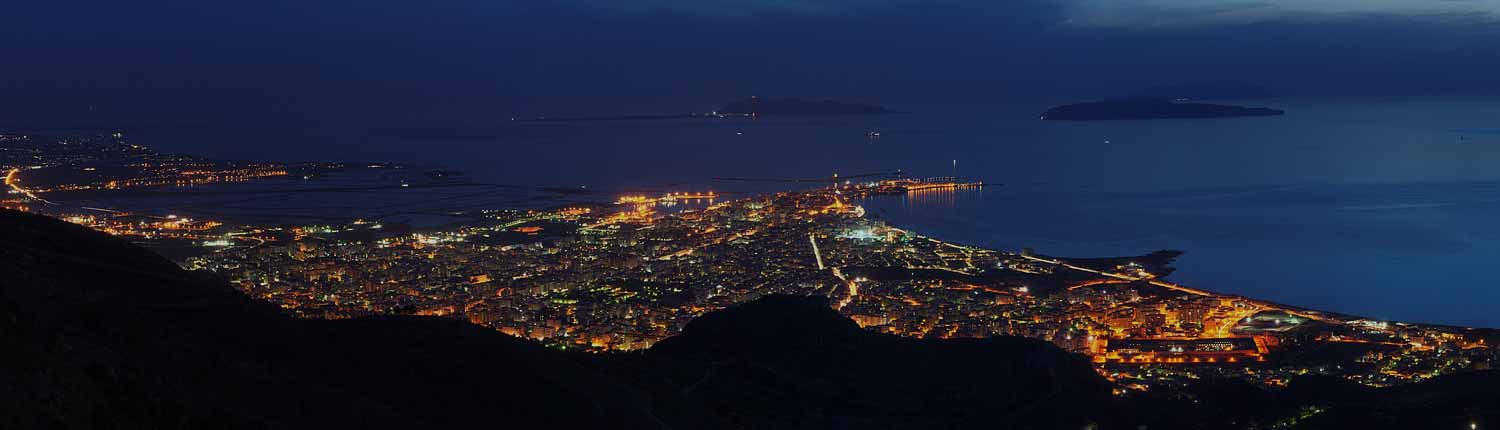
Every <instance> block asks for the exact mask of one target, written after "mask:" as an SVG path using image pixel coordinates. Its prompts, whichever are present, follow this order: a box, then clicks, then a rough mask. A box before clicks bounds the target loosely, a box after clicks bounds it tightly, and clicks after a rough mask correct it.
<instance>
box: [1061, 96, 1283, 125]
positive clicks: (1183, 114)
mask: <svg viewBox="0 0 1500 430" xmlns="http://www.w3.org/2000/svg"><path fill="white" fill-rule="evenodd" d="M1285 113H1286V112H1285V111H1282V110H1280V109H1271V108H1263V107H1242V106H1230V105H1216V104H1208V103H1185V102H1175V101H1171V100H1163V99H1129V100H1111V101H1102V102H1088V103H1076V104H1070V105H1063V106H1058V107H1054V108H1051V109H1047V111H1046V112H1042V119H1043V120H1055V121H1102V120H1130V119H1168V118H1226V117H1241V116H1277V115H1283V114H1285Z"/></svg>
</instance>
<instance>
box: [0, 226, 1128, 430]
mask: <svg viewBox="0 0 1500 430" xmlns="http://www.w3.org/2000/svg"><path fill="white" fill-rule="evenodd" d="M0 273H4V274H5V278H4V279H3V283H0V324H3V330H0V349H3V350H4V351H6V352H7V353H5V354H0V362H3V367H0V385H3V386H5V387H10V388H13V389H7V390H0V402H3V403H4V404H6V405H7V406H8V407H6V408H3V409H0V427H3V428H36V427H52V428H95V427H118V428H164V427H185V428H286V427H297V428H301V427H335V428H344V427H431V426H444V427H447V426H474V425H487V426H490V425H493V426H501V427H507V428H725V427H728V428H787V427H805V428H826V427H830V426H832V427H840V426H846V425H853V424H860V425H864V424H871V425H875V426H876V427H885V428H899V427H912V426H917V427H930V426H935V425H943V426H948V425H960V426H977V425H981V424H982V425H984V426H985V427H993V426H995V425H1001V426H1002V428H1003V427H1006V426H1009V425H1008V424H1014V425H1015V426H1018V427H1034V428H1050V427H1054V426H1055V425H1057V424H1064V423H1066V424H1068V425H1069V426H1072V425H1074V424H1078V425H1082V423H1084V422H1085V420H1088V419H1090V416H1091V415H1096V411H1089V412H1087V413H1071V412H1065V411H1072V410H1073V408H1075V407H1076V405H1080V404H1093V403H1095V402H1107V401H1108V388H1107V386H1105V384H1104V381H1103V379H1102V378H1100V377H1099V376H1098V375H1097V374H1096V373H1094V372H1093V371H1092V369H1090V368H1089V366H1088V364H1087V363H1086V362H1084V361H1083V360H1082V359H1081V358H1080V357H1077V356H1072V355H1069V354H1067V353H1065V352H1063V351H1061V350H1059V349H1057V348H1056V347H1053V346H1052V345H1051V344H1047V343H1044V342H1040V341H1034V340H1028V339H1016V338H996V339H986V340H967V341H920V340H908V339H901V338H896V337H892V336H887V335H881V334H875V333H869V332H865V331H863V330H860V329H859V328H858V327H857V326H855V325H854V324H853V322H851V321H849V320H848V319H846V318H844V317H842V316H840V315H838V314H837V313H835V312H833V311H832V310H831V309H829V308H828V306H827V303H826V301H824V300H823V299H820V298H802V297H769V298H766V299H763V300H761V301H758V302H755V303H751V304H747V305H743V306H740V307H738V308H732V309H729V310H725V311H721V312H716V313H711V314H709V315H706V316H704V317H702V318H700V319H699V320H697V321H695V322H693V323H692V324H691V325H690V326H689V327H688V328H687V330H686V331H685V332H684V333H683V334H682V335H681V336H679V337H676V338H672V339H669V340H667V341H664V342H662V343H661V344H659V345H658V346H657V347H655V348H653V349H651V350H649V351H646V352H644V353H636V354H616V355H603V356H594V355H586V354H574V353H565V352H562V351H556V350H551V349H547V348H543V347H541V346H540V345H538V344H535V343H533V342H530V341H526V340H521V339H516V338H512V337H509V336H505V335H503V334H500V333H498V332H494V331H491V330H487V329H483V328H479V327H475V326H472V325H469V324H467V323H464V322H461V321H457V320H450V319H436V318H415V317H376V318H362V319H354V320H341V321H327V320H301V319H295V318H291V317H288V316H285V315H283V314H282V313H281V312H280V310H278V309H276V308H274V307H271V306H268V305H264V304H261V303H259V302H256V301H254V300H252V299H250V298H247V297H245V296H243V295H241V294H240V293H239V292H237V291H235V290H233V289H231V288H230V287H229V286H228V285H227V284H226V283H224V282H222V281H221V280H218V279H214V278H212V277H211V276H207V275H205V274H202V273H196V272H186V271H183V270H180V269H179V268H177V267H176V266H175V265H173V264H172V263H170V262H168V261H166V260H165V259H162V258H160V257H157V256H155V255H154V254H151V253H150V252H148V251H146V250H144V249H141V248H139V247H136V246H134V245H131V244H129V243H127V242H125V241H122V240H119V239H116V238H113V237H110V236H107V235H103V234H101V233H96V232H93V231H91V230H88V229H85V228H83V227H80V226H76V225H73V224H68V223H65V222H61V221H57V220H53V219H50V218H45V217H41V216H35V215H29V214H23V213H18V212H12V211H0ZM1097 410H1104V408H1099V409H1097Z"/></svg>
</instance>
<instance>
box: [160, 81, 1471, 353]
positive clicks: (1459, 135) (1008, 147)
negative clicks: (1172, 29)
mask: <svg viewBox="0 0 1500 430" xmlns="http://www.w3.org/2000/svg"><path fill="white" fill-rule="evenodd" d="M1245 104H1258V105H1266V106H1272V107H1278V108H1283V109H1286V110H1287V111H1288V113H1287V115H1286V116H1283V117H1266V118H1229V119H1207V120H1157V121H1125V122H1087V123H1070V122H1050V121H1045V122H1044V121H1039V120H1037V116H1038V113H1039V112H1040V111H1042V110H1043V109H1045V108H1046V106H1045V105H1041V104H1038V105H1014V106H896V107H898V108H902V109H906V110H910V111H913V112H914V113H912V114H908V115H892V116H883V117H864V118H819V119H785V120H756V121H744V120H720V121H708V120H673V121H638V122H637V121H629V122H626V121H622V122H587V123H521V122H511V121H505V120H503V119H501V120H497V121H495V123H492V124H489V123H486V124H472V123H470V124H453V125H444V126H437V127H420V128H410V127H408V128H400V127H353V126H340V127H331V128H328V129H320V130H310V131H308V132H307V133H309V135H312V136H320V137H318V139H317V142H316V143H315V144H309V142H308V138H307V136H301V137H300V138H298V139H282V138H277V137H276V136H274V135H266V136H260V137H257V138H256V143H255V144H254V145H213V146H216V147H219V148H220V149H217V150H213V151H215V153H214V154H213V155H216V156H220V157H225V158H260V159H265V158H277V157H275V156H274V155H275V154H295V157H293V158H297V159H324V160H350V159H351V158H354V159H359V160H390V161H405V162H416V163H424V164H430V165H441V166H446V167H449V168H454V169H459V170H464V171H467V172H469V174H470V175H471V176H473V177H476V178H480V179H483V180H485V181H488V182H492V183H496V184H507V185H533V186H589V187H591V188H593V189H603V190H610V189H628V188H634V189H651V190H656V189H660V190H695V189H703V188H712V189H715V190H717V191H720V192H726V191H727V192H733V191H746V192H750V191H759V190H766V189H774V188H781V187H786V188H792V187H798V186H805V185H797V184H777V183H731V182H716V181H713V180H711V179H710V178H712V177H715V176H736V177H766V178H805V177H819V176H827V175H830V174H833V173H835V172H837V173H840V174H842V175H846V176H847V175H853V174H859V173H865V172H881V171H891V170H895V169H904V170H905V171H906V172H909V173H911V174H913V175H915V176H937V175H948V174H950V173H951V171H952V164H953V160H957V163H958V169H959V173H960V174H961V175H965V176H976V177H980V178H983V179H984V180H985V181H986V182H989V183H995V184H1003V185H997V186H992V187H988V188H986V189H984V190H983V191H982V192H970V193H958V194H954V195H948V196H941V195H936V196H934V195H924V196H923V197H920V198H915V197H914V198H910V199H903V198H887V199H877V200H873V201H870V202H867V203H866V204H867V205H868V206H869V207H870V208H871V209H873V212H874V213H876V214H879V215H880V216H881V217H883V218H885V219H887V220H889V221H890V222H892V223H894V224H896V225H900V226H903V227H907V228H911V229H914V230H917V231H920V232H923V233H927V234H930V235H933V236H937V237H941V238H944V239H949V240H954V241H959V242H966V243H971V244H977V245H984V246H989V247H995V248H1003V249H1019V248H1021V247H1032V248H1036V249H1037V250H1038V251H1039V252H1045V253H1049V254H1055V255H1068V256H1105V255H1127V254H1138V253H1145V252H1149V251H1152V250H1156V249H1165V248H1171V249H1180V250H1183V251H1186V252H1187V254H1185V255H1184V256H1183V257H1182V258H1181V259H1180V260H1179V261H1178V267H1179V272H1178V273H1176V274H1174V275H1173V276H1172V277H1173V278H1174V279H1176V280H1178V281H1180V282H1183V283H1187V284H1190V285H1193V286H1196V287H1201V288H1207V289H1212V290H1218V291H1223V292H1228V293H1235V294H1244V295H1249V296H1254V297H1261V298H1265V299H1269V300H1275V301H1280V302H1285V303H1291V304H1298V305H1304V306H1309V307H1316V308H1323V309H1329V310H1334V311H1341V312H1348V313H1354V314H1362V315H1368V316H1372V317H1379V318H1390V319H1401V320H1415V321H1426V322H1438V323H1452V324H1467V325H1484V326H1500V312H1495V311H1494V310H1495V309H1500V289H1497V288H1500V269H1496V266H1497V264H1496V263H1497V262H1500V259H1497V257H1500V227H1497V226H1496V224H1497V223H1496V222H1495V221H1496V220H1500V169H1497V168H1496V166H1500V101H1496V100H1463V99H1441V100H1430V99H1347V100H1266V101H1260V102H1255V103H1245ZM871 131H877V132H879V133H880V137H879V138H878V139H872V138H869V137H868V136H867V134H868V133H869V132H871ZM192 133H193V132H192V131H183V132H179V133H176V134H173V133H172V132H158V133H156V134H155V135H154V136H153V135H152V133H145V135H144V136H140V137H139V138H138V139H137V140H138V141H144V143H148V144H154V145H157V146H162V147H165V148H167V149H175V150H182V151H187V152H203V149H202V147H203V145H201V144H200V142H196V141H194V139H191V138H185V137H183V136H188V135H191V134H192ZM268 154H270V155H271V156H268Z"/></svg>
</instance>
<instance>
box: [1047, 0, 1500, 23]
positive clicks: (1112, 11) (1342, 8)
mask: <svg viewBox="0 0 1500 430" xmlns="http://www.w3.org/2000/svg"><path fill="white" fill-rule="evenodd" d="M1067 3H1068V7H1067V11H1068V12H1067V13H1068V16H1069V18H1068V23H1069V24H1072V25H1076V26H1100V27H1115V26H1126V27H1140V26H1166V27H1172V26H1194V25H1209V24H1246V23H1258V22H1318V21H1330V20H1344V19H1351V18H1363V17H1371V16H1382V17H1415V18H1427V19H1438V18H1448V19H1458V18H1467V19H1472V18H1486V19H1495V18H1497V17H1500V0H1435V1H1434V0H1259V1H1255V0H1070V1H1067Z"/></svg>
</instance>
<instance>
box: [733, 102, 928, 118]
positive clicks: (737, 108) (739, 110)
mask: <svg viewBox="0 0 1500 430" xmlns="http://www.w3.org/2000/svg"><path fill="white" fill-rule="evenodd" d="M716 113H717V114H719V115H722V116H766V115H774V116H817V115H885V114H893V113H906V112H902V111H898V110H893V109H888V108H885V107H882V106H876V105H869V104H861V103H848V102H840V101H833V100H804V99H798V98H783V99H762V98H759V97H751V98H748V99H744V100H738V101H733V102H729V104H726V105H724V107H722V108H719V110H718V112H716Z"/></svg>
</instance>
